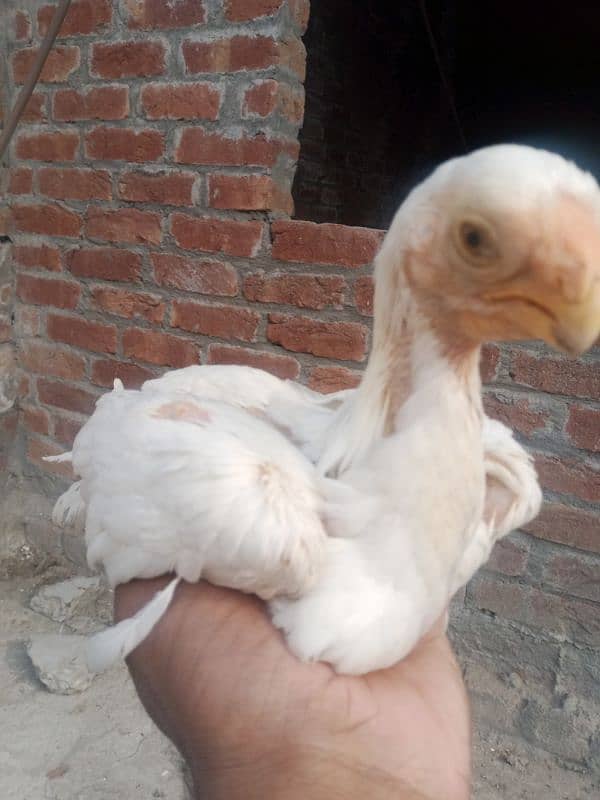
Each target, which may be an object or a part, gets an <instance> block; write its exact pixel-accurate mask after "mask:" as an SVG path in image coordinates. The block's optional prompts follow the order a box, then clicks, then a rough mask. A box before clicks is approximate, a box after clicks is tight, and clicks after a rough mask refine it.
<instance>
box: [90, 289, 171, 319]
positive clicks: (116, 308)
mask: <svg viewBox="0 0 600 800" xmlns="http://www.w3.org/2000/svg"><path fill="white" fill-rule="evenodd" d="M92 305H93V306H94V307H95V308H97V309H99V310H101V311H106V312H107V313H109V314H116V315H117V316H118V317H127V318H128V319H134V318H139V319H145V320H147V321H148V322H154V323H160V322H162V321H163V319H164V316H165V304H164V302H163V300H162V298H161V297H160V295H156V294H149V293H147V292H130V291H128V290H125V289H112V288H108V287H104V286H98V287H96V288H94V289H92Z"/></svg>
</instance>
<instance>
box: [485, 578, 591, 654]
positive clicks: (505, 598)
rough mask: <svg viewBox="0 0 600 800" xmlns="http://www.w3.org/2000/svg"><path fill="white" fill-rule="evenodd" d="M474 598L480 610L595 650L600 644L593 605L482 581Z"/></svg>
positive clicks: (510, 584)
mask: <svg viewBox="0 0 600 800" xmlns="http://www.w3.org/2000/svg"><path fill="white" fill-rule="evenodd" d="M473 597H474V600H475V603H476V604H477V606H478V607H479V608H481V609H482V610H485V611H491V612H492V613H494V614H496V615H497V616H499V617H501V618H502V619H509V620H514V621H516V622H520V623H521V624H523V625H527V626H528V627H530V628H534V629H537V630H541V631H543V632H544V633H546V634H547V633H549V634H551V635H553V636H555V637H556V638H558V639H560V640H563V639H565V638H566V639H567V640H569V641H573V642H576V643H582V644H586V645H589V646H592V647H596V646H598V644H600V615H599V614H598V608H597V606H596V605H595V604H593V603H588V602H585V601H582V600H574V599H572V598H567V597H564V596H558V595H555V594H549V593H546V592H544V591H542V590H540V589H536V588H533V587H531V586H523V585H521V584H517V583H502V582H500V581H497V580H492V579H489V578H483V577H482V578H479V579H478V580H477V582H476V583H475V585H474V589H473Z"/></svg>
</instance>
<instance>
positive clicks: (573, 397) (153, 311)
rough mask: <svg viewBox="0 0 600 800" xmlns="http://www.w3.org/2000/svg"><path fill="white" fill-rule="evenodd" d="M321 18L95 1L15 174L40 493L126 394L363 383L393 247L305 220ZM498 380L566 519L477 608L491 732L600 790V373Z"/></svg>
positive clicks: (23, 22)
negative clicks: (212, 367) (118, 388)
mask: <svg viewBox="0 0 600 800" xmlns="http://www.w3.org/2000/svg"><path fill="white" fill-rule="evenodd" d="M27 8H28V9H29V11H23V8H20V9H18V10H16V13H15V14H14V16H11V18H10V19H7V20H6V21H7V24H9V25H10V26H11V30H12V31H13V36H14V45H13V47H12V52H11V54H10V62H9V64H10V69H9V78H10V80H9V88H10V91H11V93H12V96H13V97H14V94H15V91H16V88H17V86H18V85H19V83H20V81H22V80H23V78H24V76H25V74H26V71H27V68H28V65H29V64H30V63H31V59H32V54H33V52H34V50H35V48H36V47H37V46H38V44H39V37H40V35H42V34H43V32H44V31H45V30H46V27H47V25H48V21H49V18H50V14H51V11H52V8H51V7H50V6H45V5H44V4H43V3H41V2H40V3H37V5H36V4H35V3H29V4H28V5H27ZM4 14H5V16H7V14H8V12H7V11H6V10H5V11H4ZM11 14H12V12H11ZM307 14H308V2H307V0H305V1H304V2H303V1H302V0H252V1H251V0H229V2H220V0H206V1H205V2H202V1H201V0H175V1H174V0H168V1H167V0H135V2H134V0H122V1H121V2H118V1H117V0H114V2H109V1H108V0H94V2H92V0H74V1H73V6H72V8H71V11H70V13H69V15H68V17H67V19H66V21H65V24H64V26H63V29H62V32H61V35H60V38H59V40H58V42H57V44H56V47H55V48H54V51H53V53H52V56H51V58H50V60H49V63H48V65H47V66H46V68H45V71H44V73H43V76H42V81H41V82H40V84H39V86H38V87H37V89H36V92H35V94H34V97H33V99H32V101H31V103H30V106H29V108H28V111H27V115H26V117H25V119H24V121H23V123H22V125H21V127H20V129H19V132H18V135H17V136H16V138H15V141H14V144H13V146H12V152H11V155H10V169H9V170H8V172H7V174H6V176H5V180H6V181H7V185H8V204H7V206H6V208H5V210H4V214H5V216H6V213H7V209H10V236H11V238H12V241H13V244H12V266H11V269H12V268H14V270H15V272H16V293H17V300H16V303H15V309H14V311H15V323H14V328H13V330H12V333H11V332H9V329H8V322H9V321H10V315H8V317H7V315H6V313H4V312H3V310H2V309H1V308H0V319H3V320H4V322H5V324H4V327H3V328H0V332H2V331H3V336H4V338H5V339H10V338H12V339H14V341H15V343H16V346H17V351H18V357H19V368H20V380H19V387H20V394H21V396H20V415H21V416H20V420H21V431H22V437H23V462H22V470H23V475H24V477H25V479H26V480H27V481H28V482H29V483H28V486H30V487H31V491H32V492H33V491H40V490H43V491H45V492H46V493H47V494H49V495H51V496H54V495H55V494H56V493H58V491H59V489H60V487H61V486H62V485H64V480H65V478H67V477H68V470H67V468H66V467H65V466H64V465H49V464H46V463H44V462H43V461H42V456H44V455H47V454H54V453H58V452H61V451H62V450H64V449H65V448H66V447H68V446H69V445H70V444H71V442H72V440H73V437H74V435H75V434H76V432H77V430H78V429H79V427H80V425H81V424H82V423H83V421H84V420H85V419H86V416H87V415H88V414H89V413H90V412H91V410H92V408H93V405H94V401H95V399H96V397H98V395H99V394H101V393H102V392H103V391H105V390H106V388H107V387H109V386H110V385H111V383H112V381H113V379H114V378H115V377H120V378H122V379H123V380H124V382H125V383H126V384H127V385H128V386H137V385H139V384H140V383H141V382H142V381H144V380H145V379H146V378H148V377H151V376H153V375H156V374H159V373H160V372H162V371H164V370H165V369H168V368H173V367H181V366H185V365H187V364H192V363H245V364H252V365H256V366H260V367H264V368H266V369H268V370H270V371H272V372H273V373H275V374H277V375H280V376H282V377H286V378H294V379H299V380H301V381H302V382H304V383H307V384H309V385H310V386H312V387H314V388H317V389H319V390H323V391H329V390H333V389H336V388H339V387H342V386H352V385H355V384H356V382H357V381H358V379H359V376H360V371H361V369H362V367H363V365H364V363H365V358H366V354H367V351H368V347H369V337H370V317H371V313H372V286H371V279H370V272H371V262H372V259H373V256H374V253H375V252H376V249H377V247H378V244H379V242H380V240H381V236H382V234H381V232H380V231H377V230H373V229H366V228H352V227H346V226H342V225H331V224H320V225H319V224H315V223H313V222H307V221H303V220H291V219H290V211H291V201H290V190H291V184H292V180H293V176H294V169H295V164H296V161H297V159H298V152H299V147H298V130H299V127H300V124H301V121H302V113H303V100H304V94H303V79H304V62H305V52H304V48H303V45H302V41H301V38H300V37H301V34H302V32H303V31H304V29H305V26H306V23H307ZM13 26H14V27H13ZM4 218H5V217H3V219H4ZM7 224H8V223H7ZM3 296H5V295H3ZM6 297H8V293H7V294H6ZM2 314H4V316H2ZM483 370H484V377H485V379H486V381H487V384H488V388H487V390H486V398H487V399H486V402H487V407H488V409H489V411H490V413H491V414H493V415H494V416H497V417H499V418H500V419H502V420H504V421H506V422H508V423H509V424H510V425H512V426H513V427H514V428H515V429H516V430H517V432H518V434H519V436H520V438H521V439H522V440H523V441H525V442H526V443H527V444H528V446H529V447H530V448H531V450H532V451H533V452H534V453H536V458H537V461H538V465H539V469H540V475H541V479H542V482H543V484H544V487H545V490H546V494H547V502H546V506H545V508H544V511H543V512H542V514H541V516H540V517H539V519H538V520H537V521H536V522H534V523H533V524H532V525H531V527H530V530H529V531H527V532H522V533H519V534H517V535H515V536H513V537H511V539H510V540H508V541H506V542H504V543H502V545H501V546H500V547H499V548H498V549H497V551H496V553H495V554H494V558H493V560H492V562H491V563H490V564H489V565H488V568H487V569H486V570H484V571H482V572H481V573H480V574H479V575H478V576H477V577H476V578H475V580H474V581H473V582H472V584H471V585H470V586H469V587H468V589H467V590H466V592H465V593H464V594H463V595H461V597H460V598H458V601H457V603H456V608H455V631H456V636H457V639H458V642H459V646H460V650H461V653H462V654H463V656H464V658H465V663H466V664H467V669H468V675H469V679H470V682H471V685H472V687H473V691H474V692H475V694H476V695H477V696H478V706H477V708H478V709H479V712H478V713H480V714H482V715H484V716H485V715H486V714H487V717H488V721H489V723H490V724H492V725H494V726H495V727H499V728H502V729H503V730H504V729H505V730H506V731H508V732H510V733H511V734H514V735H518V736H521V737H525V738H527V739H528V740H530V741H533V742H534V743H536V744H539V745H540V746H543V747H545V748H546V749H548V750H549V751H550V752H552V753H554V754H555V755H556V756H557V757H559V758H561V759H562V760H564V761H566V762H568V763H569V764H572V765H576V766H577V768H578V769H579V768H583V767H587V768H593V769H596V770H599V769H600V756H599V754H600V738H599V735H598V730H597V719H598V716H597V715H598V713H600V708H599V705H600V701H598V697H599V695H598V689H599V688H600V674H599V671H598V663H599V662H598V648H599V645H600V614H599V610H600V608H599V604H600V589H599V586H600V582H599V580H598V578H599V576H600V557H599V552H600V535H599V534H600V530H599V522H600V513H599V498H600V474H599V458H598V452H599V450H600V353H599V352H598V350H596V351H595V352H593V353H592V354H590V355H588V356H586V357H584V358H583V359H581V360H579V361H568V360H566V359H563V358H561V357H560V356H556V355H553V354H550V353H549V352H548V351H546V350H545V349H544V348H542V347H541V346H515V347H511V348H505V349H502V350H500V349H498V348H496V347H495V346H490V347H489V348H487V350H486V352H485V358H484V364H483ZM483 674H485V675H487V676H488V678H487V679H486V680H487V682H483V683H482V682H481V680H480V677H481V675H483ZM490 686H492V687H493V689H490ZM482 687H483V688H482ZM499 699H500V700H501V702H500V704H499ZM500 710H501V713H500ZM594 726H596V727H594ZM565 731H566V732H567V734H568V735H565Z"/></svg>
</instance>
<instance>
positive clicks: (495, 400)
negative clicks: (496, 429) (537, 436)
mask: <svg viewBox="0 0 600 800" xmlns="http://www.w3.org/2000/svg"><path fill="white" fill-rule="evenodd" d="M483 405H484V408H485V412H486V414H488V416H490V417H492V418H493V419H497V420H498V421H499V422H502V423H504V425H507V426H508V427H509V428H511V429H512V430H515V431H518V432H519V433H522V434H524V435H525V436H531V434H532V433H534V432H535V431H538V430H543V429H544V428H545V427H546V423H547V422H548V420H549V415H548V413H547V412H545V411H535V410H534V409H532V408H531V406H530V405H529V402H528V401H527V400H526V399H519V400H514V399H508V398H506V397H499V396H495V395H493V394H491V393H489V392H486V394H485V395H484V398H483Z"/></svg>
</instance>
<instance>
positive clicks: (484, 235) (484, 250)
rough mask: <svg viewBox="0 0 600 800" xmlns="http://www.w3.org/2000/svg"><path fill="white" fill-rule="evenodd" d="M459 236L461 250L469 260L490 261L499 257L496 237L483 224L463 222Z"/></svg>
mask: <svg viewBox="0 0 600 800" xmlns="http://www.w3.org/2000/svg"><path fill="white" fill-rule="evenodd" d="M458 235H459V240H460V245H461V249H462V250H463V252H464V254H465V255H466V256H467V257H468V258H472V259H476V260H477V261H480V260H484V261H488V260H492V259H495V258H497V257H498V248H497V245H496V240H495V237H494V235H493V233H492V232H491V231H490V230H489V229H488V228H487V226H486V225H484V224H483V223H482V224H479V223H478V222H471V221H467V222H463V223H462V224H461V225H460V227H459V230H458Z"/></svg>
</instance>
